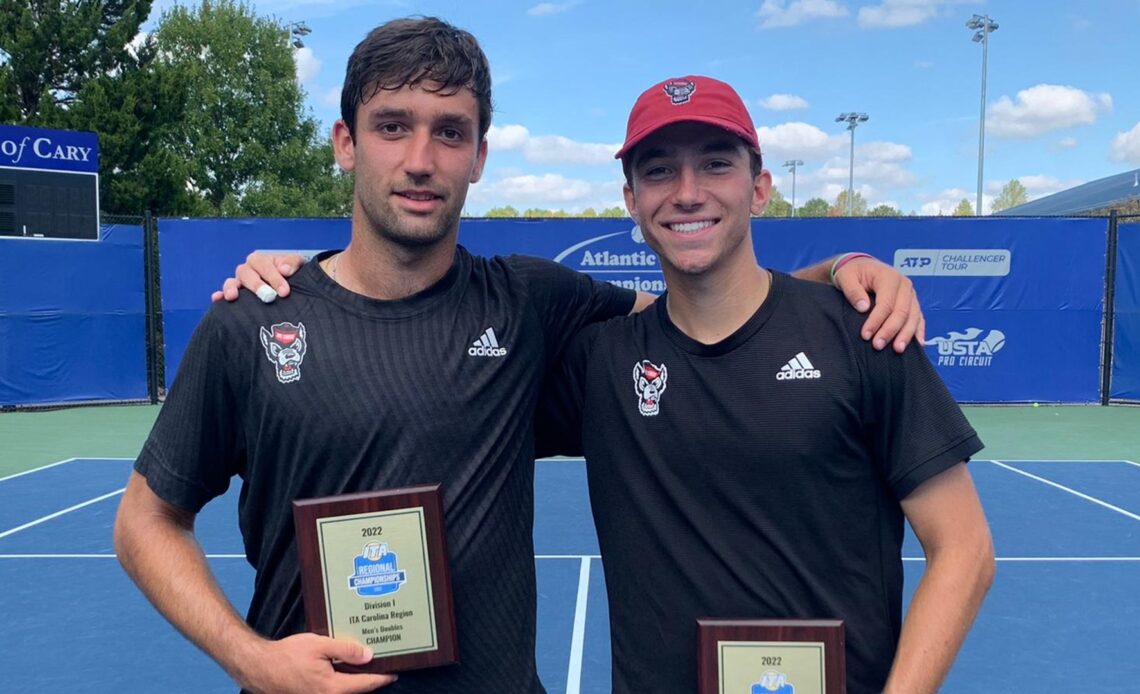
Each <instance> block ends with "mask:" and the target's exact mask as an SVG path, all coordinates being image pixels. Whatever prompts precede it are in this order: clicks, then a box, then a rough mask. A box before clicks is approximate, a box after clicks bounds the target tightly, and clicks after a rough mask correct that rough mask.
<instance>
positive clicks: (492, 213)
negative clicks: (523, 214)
mask: <svg viewBox="0 0 1140 694" xmlns="http://www.w3.org/2000/svg"><path fill="white" fill-rule="evenodd" d="M483 216H484V217H518V216H519V211H518V210H516V209H515V208H513V207H511V206H510V205H507V206H506V207H492V208H491V209H489V210H487V213H486V214H484V215H483Z"/></svg>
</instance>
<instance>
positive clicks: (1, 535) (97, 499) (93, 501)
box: [0, 487, 126, 538]
mask: <svg viewBox="0 0 1140 694" xmlns="http://www.w3.org/2000/svg"><path fill="white" fill-rule="evenodd" d="M125 490H126V487H123V488H122V489H118V490H116V491H113V492H109V493H107V494H104V495H103V496H98V497H95V498H94V499H91V500H89V501H84V502H83V503H82V504H76V505H74V506H72V507H70V508H65V509H63V510H62V511H56V512H55V513H52V514H49V515H46V516H44V517H43V518H37V519H35V520H34V521H32V522H30V523H24V524H23V525H21V526H18V527H15V528H12V529H11V530H5V531H4V532H2V533H0V538H5V537H8V536H9V535H11V534H13V533H18V532H20V531H21V530H27V529H28V528H30V527H32V526H34V525H39V524H40V523H44V522H46V521H49V520H51V519H52V518H58V517H59V516H62V515H63V514H65V513H71V512H72V511H77V510H79V509H81V508H83V507H84V506H90V505H91V504H96V503H99V502H100V501H103V500H105V499H110V498H111V497H113V496H118V495H119V494H122V493H123V492H124V491H125Z"/></svg>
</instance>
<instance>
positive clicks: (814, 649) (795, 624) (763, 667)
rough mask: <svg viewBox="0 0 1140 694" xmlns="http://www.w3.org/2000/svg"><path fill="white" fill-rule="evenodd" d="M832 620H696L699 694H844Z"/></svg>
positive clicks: (839, 628)
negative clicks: (758, 693) (791, 693)
mask: <svg viewBox="0 0 1140 694" xmlns="http://www.w3.org/2000/svg"><path fill="white" fill-rule="evenodd" d="M845 649H846V638H845V636H844V630H843V622H842V621H840V620H836V619H816V620H802V619H799V620H797V619H765V620H728V619H698V620H697V658H698V660H697V678H698V682H699V689H698V691H699V693H700V694H755V693H757V692H760V693H761V694H789V693H790V692H793V691H794V692H795V694H846V692H847V674H846V666H845V662H846V659H845V652H846V650H845Z"/></svg>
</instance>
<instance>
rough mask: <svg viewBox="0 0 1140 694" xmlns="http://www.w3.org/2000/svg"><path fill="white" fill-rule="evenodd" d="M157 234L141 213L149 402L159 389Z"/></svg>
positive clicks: (147, 214)
mask: <svg viewBox="0 0 1140 694" xmlns="http://www.w3.org/2000/svg"><path fill="white" fill-rule="evenodd" d="M157 262H158V234H157V225H156V224H155V219H154V216H153V215H151V212H150V210H146V211H145V212H144V213H143V268H144V272H145V275H146V280H145V281H146V292H145V297H146V389H147V395H148V396H149V397H150V404H152V405H155V404H157V403H158V389H159V383H160V382H159V378H158V371H159V356H160V350H159V344H158V342H159V337H158V334H159V332H158V321H159V320H161V316H159V315H158V312H157V307H158V306H159V305H160V303H159V300H158V298H157V297H156V296H155V295H156V294H157V292H158V268H157V267H156V263H157Z"/></svg>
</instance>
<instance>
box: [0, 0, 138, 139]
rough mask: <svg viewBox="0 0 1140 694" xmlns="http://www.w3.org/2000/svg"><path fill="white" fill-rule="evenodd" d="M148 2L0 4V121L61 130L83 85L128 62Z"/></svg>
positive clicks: (19, 0) (18, 0)
mask: <svg viewBox="0 0 1140 694" xmlns="http://www.w3.org/2000/svg"><path fill="white" fill-rule="evenodd" d="M151 4H152V0H82V1H78V0H0V53H2V54H3V58H5V59H4V60H3V61H0V62H3V63H4V64H3V66H0V90H2V91H0V95H2V96H0V102H3V103H4V104H5V106H3V107H0V116H2V117H3V118H5V119H12V120H16V121H18V122H21V123H27V124H29V125H42V126H49V127H54V126H60V125H61V123H60V122H59V120H60V119H61V118H62V117H64V116H65V115H66V114H65V112H66V111H67V109H68V108H70V107H71V106H72V104H74V103H75V101H76V98H77V95H78V94H79V93H80V92H81V91H82V90H83V88H84V86H86V84H87V83H88V82H90V81H91V80H93V79H96V78H98V77H101V76H104V75H109V74H113V73H115V72H116V71H118V70H120V69H121V68H122V67H123V66H124V65H127V64H130V63H131V62H132V56H131V54H130V51H129V50H128V44H129V43H130V42H131V40H132V39H133V38H134V37H135V35H136V34H138V32H139V27H140V26H141V25H142V23H143V22H145V21H146V19H147V17H148V16H149V15H150V8H151Z"/></svg>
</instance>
